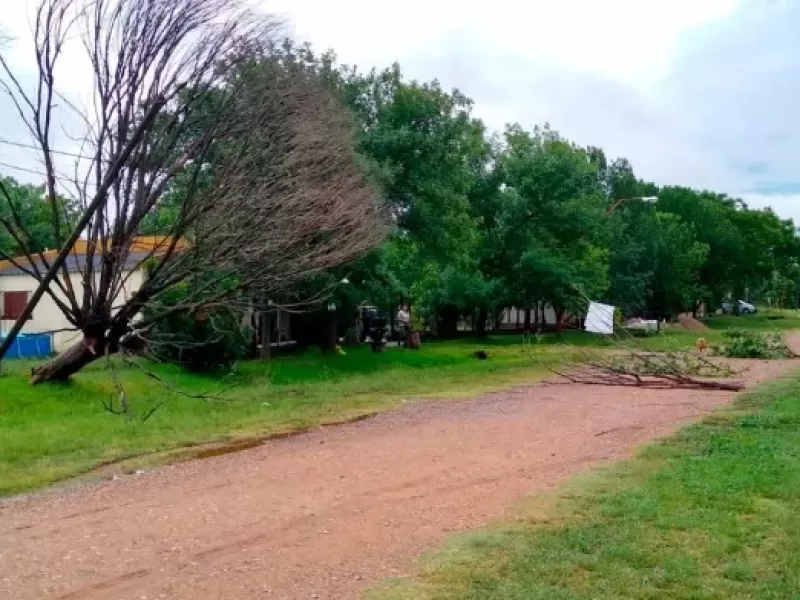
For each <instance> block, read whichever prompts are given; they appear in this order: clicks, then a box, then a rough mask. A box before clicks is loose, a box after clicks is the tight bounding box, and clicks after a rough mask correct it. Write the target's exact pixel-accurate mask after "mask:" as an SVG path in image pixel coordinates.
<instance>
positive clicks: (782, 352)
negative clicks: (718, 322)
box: [715, 329, 794, 359]
mask: <svg viewBox="0 0 800 600" xmlns="http://www.w3.org/2000/svg"><path fill="white" fill-rule="evenodd" d="M715 352H716V353H717V354H719V355H721V356H727V357H728V358H761V359H776V358H793V357H794V353H793V352H792V351H791V349H790V348H789V347H788V346H787V345H786V342H785V341H784V339H783V336H782V335H781V334H780V333H778V332H777V331H773V332H761V331H747V330H744V329H729V330H727V331H726V332H725V342H724V343H723V344H721V345H719V346H717V347H716V348H715Z"/></svg>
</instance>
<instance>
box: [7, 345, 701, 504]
mask: <svg viewBox="0 0 800 600" xmlns="http://www.w3.org/2000/svg"><path fill="white" fill-rule="evenodd" d="M696 337H697V336H696V334H691V333H686V332H677V331H676V332H670V333H669V334H667V335H664V336H658V337H654V338H647V339H644V340H642V341H641V342H637V343H642V344H644V345H645V346H646V347H648V348H650V349H664V348H665V347H670V348H672V347H675V346H681V345H689V346H690V345H691V344H692V343H693V342H694V339H695V338H696ZM564 344H568V345H564ZM598 345H599V346H604V345H606V346H607V345H609V342H608V340H606V339H604V338H602V337H598V336H592V335H589V334H585V333H582V332H576V331H571V332H566V333H565V334H564V335H563V336H554V335H548V336H542V337H539V338H536V339H534V340H533V341H529V342H527V343H525V342H524V341H523V338H522V336H517V335H505V336H498V337H495V338H490V339H488V340H485V341H483V342H481V343H478V342H476V341H475V340H461V341H456V342H439V343H426V344H425V345H424V346H423V348H422V349H421V350H420V351H407V350H400V349H395V348H390V349H387V350H386V351H385V352H383V353H381V354H374V353H372V352H370V351H369V349H368V348H367V347H361V348H357V349H355V350H350V351H348V352H347V355H346V356H324V355H321V354H319V353H308V354H305V355H302V356H287V357H280V358H277V359H276V360H274V361H272V362H270V363H260V362H249V363H244V364H242V365H240V367H239V368H238V370H237V372H236V373H235V374H234V375H233V376H230V377H227V378H225V379H224V380H223V381H219V380H218V379H217V378H213V377H207V376H198V375H192V374H188V373H185V372H181V371H179V370H178V369H176V368H171V367H167V366H151V365H148V368H151V369H154V370H155V371H156V372H157V373H158V374H159V375H160V376H161V377H162V378H163V379H165V380H166V381H168V382H169V383H170V388H172V389H174V390H180V391H182V392H188V393H192V394H198V393H206V394H208V395H210V396H214V397H215V399H213V400H209V401H202V400H198V399H194V398H189V397H186V396H184V395H180V394H177V393H175V392H173V391H170V389H169V388H166V387H165V386H164V385H162V384H161V383H159V382H157V381H154V380H153V379H151V378H149V377H147V375H146V374H145V373H144V372H142V371H139V370H137V369H135V368H118V370H117V374H118V376H119V379H120V381H121V382H122V384H123V386H124V389H125V391H126V395H127V398H128V401H129V403H130V406H131V412H132V417H131V418H124V417H119V416H115V415H112V414H110V413H109V412H107V411H106V410H105V409H104V408H103V402H109V401H111V400H112V399H116V397H117V395H118V394H117V391H116V390H115V387H114V385H113V383H112V380H111V378H110V376H109V374H108V372H107V369H106V367H105V365H104V364H95V365H92V366H90V367H89V368H87V369H85V370H84V371H82V372H81V373H79V374H78V375H76V376H75V377H74V378H73V380H72V381H71V382H70V383H68V384H64V385H42V386H37V387H31V386H30V385H29V384H28V382H27V373H28V371H29V368H30V366H31V364H30V363H24V362H18V361H5V362H4V368H5V372H6V374H5V375H4V376H3V377H1V378H0V495H7V494H12V493H17V492H21V491H24V490H29V489H34V488H37V487H40V486H43V485H46V484H49V483H53V482H55V481H59V480H63V479H66V478H69V477H72V476H75V475H78V474H82V473H86V472H89V471H92V470H94V469H96V468H97V467H98V466H102V465H107V464H109V463H115V464H117V463H121V466H120V465H119V464H118V465H117V467H115V468H119V469H120V470H132V469H135V468H138V467H142V466H147V465H152V464H157V463H159V462H164V461H172V460H180V459H182V458H186V457H192V456H194V455H196V454H197V452H195V451H194V450H191V451H186V449H187V448H194V449H195V450H196V447H197V445H200V444H208V443H217V444H219V443H222V444H227V445H228V446H229V447H230V448H235V447H237V446H242V447H244V446H246V445H247V444H248V443H249V442H250V441H253V440H256V441H257V440H258V439H259V438H265V437H269V436H271V435H274V434H280V433H283V432H289V431H297V430H302V429H304V428H307V427H311V426H315V425H319V424H324V423H331V422H339V421H344V420H348V419H352V418H354V417H357V416H360V415H365V414H370V413H374V412H377V411H381V410H386V409H389V408H391V407H393V406H397V405H398V404H402V403H404V402H408V401H412V400H417V399H421V398H422V399H424V398H426V397H458V396H465V395H474V394H478V393H481V392H484V391H488V390H491V389H496V388H499V387H504V386H508V385H514V384H518V383H523V382H528V381H531V380H535V379H537V378H540V377H542V376H544V375H548V374H549V372H548V370H547V369H548V366H550V365H554V364H563V363H564V362H569V361H574V360H579V359H580V353H579V352H578V350H579V348H580V347H586V346H598ZM479 348H481V349H487V350H488V351H489V355H490V358H489V359H488V360H485V361H480V360H477V359H476V358H474V357H473V352H474V351H475V350H476V349H479ZM165 401H166V402H165ZM162 402H165V403H164V404H163V406H161V407H160V408H159V409H158V411H157V412H156V413H155V414H154V415H153V416H152V418H150V419H148V420H147V421H146V422H143V421H142V419H141V416H142V415H144V414H146V413H147V412H148V411H149V410H151V409H152V408H153V407H155V406H158V405H159V404H161V403H162ZM209 450H210V451H212V452H214V451H216V450H215V449H213V448H211V449H209ZM220 450H223V449H220Z"/></svg>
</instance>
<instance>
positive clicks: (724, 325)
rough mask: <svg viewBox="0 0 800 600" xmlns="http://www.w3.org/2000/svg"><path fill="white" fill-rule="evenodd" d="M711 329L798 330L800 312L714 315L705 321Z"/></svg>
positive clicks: (781, 311)
mask: <svg viewBox="0 0 800 600" xmlns="http://www.w3.org/2000/svg"><path fill="white" fill-rule="evenodd" d="M707 323H708V325H709V327H711V328H712V329H748V330H758V331H772V330H779V331H786V330H790V329H800V311H798V310H789V309H787V310H779V309H762V310H759V311H758V312H757V313H756V314H754V315H740V316H738V317H737V316H733V315H715V316H712V317H709V318H708V320H707Z"/></svg>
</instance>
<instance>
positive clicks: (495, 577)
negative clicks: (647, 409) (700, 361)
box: [370, 377, 800, 600]
mask: <svg viewBox="0 0 800 600" xmlns="http://www.w3.org/2000/svg"><path fill="white" fill-rule="evenodd" d="M370 597H371V598H380V599H383V600H389V599H391V600H401V599H411V598H413V599H415V600H421V599H433V598H435V599H442V600H444V599H471V600H477V599H486V600H488V599H494V598H496V599H502V600H514V599H520V600H521V599H525V600H536V599H542V600H544V599H547V600H578V599H589V598H591V599H596V600H605V599H608V600H610V599H615V600H616V599H619V600H622V599H634V600H635V599H641V600H645V599H653V598H670V599H685V600H689V599H692V600H699V599H708V600H712V599H719V600H731V599H746V598H747V599H751V598H759V599H770V598H772V599H779V598H780V599H792V598H800V377H797V378H794V379H790V380H783V381H780V382H773V383H772V384H769V385H767V386H765V387H763V388H762V389H760V390H757V391H755V392H753V393H751V394H749V395H747V396H745V397H743V398H742V399H740V400H739V401H738V402H737V403H736V405H735V406H734V408H733V409H731V410H727V411H724V412H719V413H717V414H715V415H714V416H712V417H709V418H708V419H706V420H705V421H704V422H702V423H701V424H699V425H696V426H692V427H689V428H687V429H685V430H683V431H682V432H680V433H679V434H678V435H676V436H674V437H672V438H669V439H667V440H665V441H663V442H660V443H657V444H654V445H652V446H649V447H647V448H646V449H645V450H643V451H642V452H641V453H640V454H639V455H638V456H637V457H636V458H635V459H632V460H630V461H625V462H623V463H619V464H617V465H615V466H613V467H609V468H607V469H604V470H601V471H598V472H595V473H594V474H591V475H589V476H584V477H580V478H577V479H575V480H573V481H572V482H570V483H569V484H567V485H566V486H565V487H563V488H561V489H560V490H559V491H558V492H556V493H554V494H552V495H551V496H549V497H545V498H544V499H537V500H534V501H531V502H530V503H529V505H527V506H526V508H524V509H523V511H522V513H521V515H520V517H519V518H518V520H516V521H514V522H509V523H504V524H499V525H496V526H493V527H491V528H490V529H488V530H486V531H483V532H480V533H476V534H468V535H465V536H461V537H457V538H456V539H454V540H453V541H452V542H451V543H449V544H447V545H446V546H445V548H444V549H443V550H441V551H439V552H437V553H436V554H435V555H434V556H433V557H432V558H431V559H430V560H429V561H428V562H427V567H426V568H425V569H424V571H423V572H422V574H421V575H420V576H419V577H418V578H417V579H415V580H411V581H396V582H390V583H389V584H387V586H386V587H384V588H382V589H380V590H377V591H376V592H375V593H373V594H371V595H370Z"/></svg>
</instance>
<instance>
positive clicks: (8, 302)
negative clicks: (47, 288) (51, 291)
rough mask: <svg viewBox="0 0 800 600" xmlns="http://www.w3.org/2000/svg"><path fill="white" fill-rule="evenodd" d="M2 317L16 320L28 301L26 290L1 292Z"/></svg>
mask: <svg viewBox="0 0 800 600" xmlns="http://www.w3.org/2000/svg"><path fill="white" fill-rule="evenodd" d="M2 300H3V306H2V308H3V319H5V320H7V321H15V320H17V319H18V318H19V317H20V315H21V314H22V311H23V310H25V305H26V304H27V303H28V292H3V293H2Z"/></svg>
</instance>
